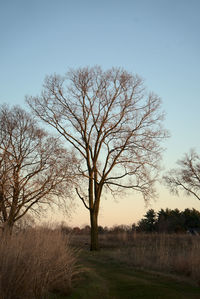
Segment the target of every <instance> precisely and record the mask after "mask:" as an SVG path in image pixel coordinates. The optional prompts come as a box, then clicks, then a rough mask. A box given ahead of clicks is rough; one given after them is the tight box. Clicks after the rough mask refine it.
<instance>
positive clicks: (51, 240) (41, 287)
mask: <svg viewBox="0 0 200 299" xmlns="http://www.w3.org/2000/svg"><path fill="white" fill-rule="evenodd" d="M76 260H77V259H76V253H75V251H74V250H72V249H70V247H69V244H68V241H67V238H66V237H65V238H64V237H63V236H62V234H61V233H59V232H53V231H51V230H48V229H38V230H36V229H34V230H29V231H27V232H24V233H20V234H18V235H12V236H9V237H8V236H7V237H3V238H2V240H1V244H0V299H21V298H23V299H31V298H40V299H41V298H45V297H46V294H47V293H48V292H53V291H59V292H61V293H64V294H66V293H69V291H70V289H71V285H72V281H73V279H74V277H75V276H76V274H77V272H78V268H77V266H76Z"/></svg>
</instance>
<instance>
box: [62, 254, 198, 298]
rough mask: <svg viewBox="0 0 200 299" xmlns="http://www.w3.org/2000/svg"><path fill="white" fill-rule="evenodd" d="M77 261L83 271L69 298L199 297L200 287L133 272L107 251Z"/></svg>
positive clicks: (82, 256) (165, 277)
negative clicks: (82, 267) (79, 262)
mask: <svg viewBox="0 0 200 299" xmlns="http://www.w3.org/2000/svg"><path fill="white" fill-rule="evenodd" d="M80 261H81V263H82V265H83V266H84V267H85V271H84V274H83V275H82V278H81V280H80V281H79V282H78V284H77V285H76V286H75V288H74V290H73V291H72V293H71V295H70V296H69V297H68V298H69V299H78V298H80V299H118V298H121V299H126V298H130V299H131V298H148V299H151V298H152V299H159V298H163V299H167V298H168V299H169V298H170V299H171V298H174V299H192V298H196V299H198V298H200V288H199V287H198V286H195V285H192V284H190V283H189V282H188V281H187V280H184V279H183V278H182V279H179V278H175V277H169V276H166V275H162V274H158V273H155V272H150V271H141V270H137V269H134V267H130V266H128V265H127V264H125V263H122V262H119V261H118V260H116V259H114V258H111V257H110V254H109V252H108V251H101V252H95V253H93V252H89V251H82V254H81V256H80Z"/></svg>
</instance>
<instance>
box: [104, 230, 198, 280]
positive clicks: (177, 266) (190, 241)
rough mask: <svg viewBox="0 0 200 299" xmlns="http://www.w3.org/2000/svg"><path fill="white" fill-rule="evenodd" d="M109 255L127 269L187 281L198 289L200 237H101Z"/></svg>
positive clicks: (162, 235) (138, 235)
mask: <svg viewBox="0 0 200 299" xmlns="http://www.w3.org/2000/svg"><path fill="white" fill-rule="evenodd" d="M101 244H102V246H103V247H105V248H112V250H110V255H112V256H113V257H115V258H117V259H118V260H120V261H124V262H126V263H128V264H129V265H132V266H136V267H139V268H143V269H151V270H157V271H160V272H164V273H173V274H176V275H177V274H178V275H181V276H186V277H189V278H190V279H192V280H194V281H195V282H197V283H198V284H199V285H200V237H198V236H190V235H186V234H141V233H138V234H128V233H119V234H116V235H114V234H113V235H112V234H111V235H103V236H101Z"/></svg>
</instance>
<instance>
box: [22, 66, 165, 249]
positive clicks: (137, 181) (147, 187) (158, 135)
mask: <svg viewBox="0 0 200 299" xmlns="http://www.w3.org/2000/svg"><path fill="white" fill-rule="evenodd" d="M27 102H28V103H29V105H30V107H31V108H32V110H33V111H34V112H35V113H36V115H37V116H38V117H39V118H40V119H42V120H43V121H44V122H45V123H47V124H49V125H50V126H51V127H53V128H55V129H56V130H57V131H58V132H59V134H61V135H62V136H63V137H64V138H65V140H67V141H68V142H69V143H70V144H71V145H72V146H73V148H74V150H76V152H77V153H78V154H79V156H80V159H81V166H80V167H79V169H78V170H79V174H80V175H81V176H82V177H83V178H85V179H86V181H87V185H88V192H84V191H83V188H81V187H79V188H77V189H76V191H77V194H78V196H79V198H80V199H81V200H82V202H83V204H84V206H85V207H86V208H87V209H88V210H89V213H90V223H91V250H97V249H98V247H99V244H98V229H97V228H98V224H97V220H98V213H99V206H100V198H101V195H102V191H103V190H104V189H105V188H104V187H108V188H109V189H110V190H111V192H118V191H119V190H120V189H121V188H123V189H124V188H127V189H133V190H136V191H139V192H141V193H142V194H143V196H144V198H145V200H147V199H149V198H150V197H151V196H152V195H154V188H153V183H154V181H155V177H156V170H157V168H158V162H159V160H160V154H161V151H162V149H161V148H160V146H159V143H160V141H161V139H163V138H165V137H166V135H167V134H166V131H165V130H164V129H163V128H162V126H161V123H162V119H163V113H162V112H160V98H159V97H158V96H156V95H155V94H153V93H151V94H146V92H145V89H144V87H143V83H142V80H141V79H140V78H139V77H138V76H134V75H132V74H129V73H128V72H126V71H125V70H123V69H118V68H113V69H111V70H108V71H105V72H104V71H102V69H101V68H100V67H94V68H80V69H77V70H70V71H69V72H68V73H67V75H66V76H64V77H61V76H57V75H52V76H48V77H47V78H46V80H45V83H44V89H43V91H42V93H41V96H39V97H28V98H27ZM83 186H85V185H82V187H83Z"/></svg>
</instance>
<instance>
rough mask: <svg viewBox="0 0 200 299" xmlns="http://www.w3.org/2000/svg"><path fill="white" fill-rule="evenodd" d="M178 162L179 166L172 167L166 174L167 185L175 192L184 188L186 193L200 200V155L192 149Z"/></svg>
mask: <svg viewBox="0 0 200 299" xmlns="http://www.w3.org/2000/svg"><path fill="white" fill-rule="evenodd" d="M177 164H178V165H179V168H177V169H172V170H171V171H169V172H168V173H167V174H166V176H164V181H165V183H166V185H167V186H168V187H169V189H170V191H171V192H173V193H175V194H179V191H180V190H183V191H185V193H186V195H193V196H195V197H196V198H197V199H199V200H200V156H199V155H198V154H197V153H196V152H195V151H194V150H191V151H190V152H189V154H185V156H184V158H183V159H181V160H179V161H178V162H177Z"/></svg>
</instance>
